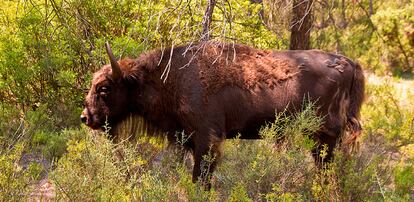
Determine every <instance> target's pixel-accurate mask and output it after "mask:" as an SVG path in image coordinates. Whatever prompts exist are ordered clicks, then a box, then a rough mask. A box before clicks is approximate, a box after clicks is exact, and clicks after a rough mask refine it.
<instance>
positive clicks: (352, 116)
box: [344, 63, 365, 148]
mask: <svg viewBox="0 0 414 202" xmlns="http://www.w3.org/2000/svg"><path fill="white" fill-rule="evenodd" d="M364 96H365V77H364V73H363V71H362V68H361V66H360V65H359V64H358V63H357V64H356V65H355V69H354V76H353V80H352V83H351V90H350V96H349V98H350V104H349V108H348V112H347V124H346V127H347V131H348V132H349V134H347V135H346V139H345V141H344V143H345V144H346V145H348V146H351V148H354V147H357V138H358V136H360V135H361V132H362V127H361V123H360V122H359V118H360V110H361V106H362V102H363V101H364Z"/></svg>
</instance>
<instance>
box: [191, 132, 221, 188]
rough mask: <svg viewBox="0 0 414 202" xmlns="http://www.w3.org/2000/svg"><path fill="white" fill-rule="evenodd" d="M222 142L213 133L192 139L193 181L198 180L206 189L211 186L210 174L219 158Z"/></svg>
mask: <svg viewBox="0 0 414 202" xmlns="http://www.w3.org/2000/svg"><path fill="white" fill-rule="evenodd" d="M200 135H201V134H200ZM222 142H223V139H221V138H218V137H217V136H215V134H214V136H213V135H211V134H210V135H207V136H199V137H196V138H195V139H194V151H193V156H194V167H193V182H197V181H200V182H201V183H202V184H203V185H204V186H205V187H206V188H207V189H210V188H211V176H212V173H213V172H214V170H215V169H216V166H217V163H218V161H219V159H220V158H221V148H220V147H221V143H222Z"/></svg>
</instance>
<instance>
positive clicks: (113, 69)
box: [81, 42, 364, 181]
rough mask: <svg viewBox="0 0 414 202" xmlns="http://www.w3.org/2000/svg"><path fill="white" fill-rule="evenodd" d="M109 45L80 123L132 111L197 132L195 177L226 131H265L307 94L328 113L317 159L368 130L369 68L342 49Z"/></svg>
mask: <svg viewBox="0 0 414 202" xmlns="http://www.w3.org/2000/svg"><path fill="white" fill-rule="evenodd" d="M106 48H107V52H108V55H109V58H110V61H111V64H109V65H105V66H104V67H102V68H101V69H100V70H99V71H97V72H96V73H95V74H94V76H93V80H92V86H91V88H90V91H89V93H88V95H87V96H86V100H85V102H84V105H85V108H84V110H83V112H82V115H81V120H82V122H84V123H85V124H86V125H88V126H89V127H91V128H93V129H101V128H102V127H103V125H105V123H107V124H109V125H110V126H115V125H116V124H118V123H120V122H121V121H122V120H123V119H125V118H126V117H128V116H129V115H131V114H134V115H140V116H142V117H143V118H144V119H145V120H146V121H147V122H149V123H151V124H152V125H153V126H155V127H157V128H158V129H159V130H161V131H163V132H164V134H166V135H167V137H168V139H169V140H170V141H171V142H174V141H175V140H176V137H175V134H176V132H177V131H185V133H186V134H191V137H190V138H189V141H187V142H186V143H185V147H186V148H187V149H188V150H190V151H191V152H192V154H193V157H194V168H193V181H196V180H197V179H198V178H199V177H201V176H202V175H203V171H204V169H205V166H206V164H205V163H203V155H206V154H208V153H209V152H211V153H212V154H213V155H214V157H215V160H214V162H212V164H211V165H210V167H209V169H208V173H207V179H208V178H209V177H208V176H210V174H211V172H213V171H214V169H215V167H216V162H217V160H218V159H219V158H220V145H221V144H222V143H223V141H224V140H225V139H226V138H233V137H235V136H236V135H237V134H241V136H240V138H242V139H258V138H260V135H259V134H258V131H259V129H260V127H261V126H262V125H263V124H264V123H266V122H271V121H273V120H274V119H275V112H276V113H277V112H281V111H288V112H289V113H295V112H297V111H298V110H300V109H302V104H303V100H304V99H305V98H306V99H310V100H311V101H313V102H315V103H316V106H317V113H318V115H320V116H321V117H324V123H323V125H322V126H321V128H320V130H319V131H318V132H317V133H315V134H314V138H315V140H317V141H318V143H319V144H318V145H320V146H317V148H315V150H314V152H313V153H314V154H313V155H314V157H315V159H316V161H317V162H318V161H320V159H319V158H320V157H319V156H320V155H318V150H319V148H320V147H321V146H322V145H324V144H326V145H328V155H327V156H326V157H325V158H326V159H324V160H329V159H331V157H332V151H333V149H334V147H335V145H336V144H337V143H338V142H340V141H341V137H342V136H343V134H344V133H345V132H349V133H351V134H352V135H354V136H357V135H358V134H359V133H360V132H361V130H362V129H361V126H360V124H359V121H358V118H359V111H360V108H361V104H362V101H363V98H364V75H363V71H362V69H361V67H360V65H359V64H357V63H354V62H353V61H351V60H350V59H348V58H346V57H344V56H341V55H336V54H331V53H326V52H323V51H319V50H304V51H266V50H257V49H253V48H250V47H248V46H245V45H240V44H224V43H219V42H205V43H200V44H195V45H194V44H193V45H186V46H180V47H176V48H172V49H168V50H156V51H152V52H149V53H144V54H142V55H141V56H140V57H139V58H138V59H123V60H120V61H117V60H116V59H115V57H114V55H113V54H112V51H111V49H110V47H109V45H108V44H106ZM203 177H205V176H203Z"/></svg>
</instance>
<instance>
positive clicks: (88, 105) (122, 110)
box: [80, 43, 130, 129]
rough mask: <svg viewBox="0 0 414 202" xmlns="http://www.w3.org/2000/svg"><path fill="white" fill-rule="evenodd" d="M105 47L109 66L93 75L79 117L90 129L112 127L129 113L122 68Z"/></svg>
mask: <svg viewBox="0 0 414 202" xmlns="http://www.w3.org/2000/svg"><path fill="white" fill-rule="evenodd" d="M105 45H106V51H107V53H108V55H109V58H110V61H111V64H110V65H105V66H103V67H102V68H101V69H100V70H99V71H97V72H96V73H95V74H94V75H93V79H92V85H91V88H90V90H89V92H88V94H87V96H86V99H85V101H84V109H83V111H82V114H81V116H80V119H81V121H82V122H83V123H85V124H86V125H87V126H89V127H91V128H92V129H103V128H104V126H105V125H106V124H109V126H112V125H114V124H116V123H117V122H119V121H120V120H121V119H122V118H123V117H125V116H126V114H127V113H128V112H129V105H130V104H129V101H128V96H129V90H128V89H129V88H130V86H129V85H128V83H126V82H125V78H124V76H123V71H122V68H124V67H123V66H122V65H120V64H119V63H118V62H117V60H116V59H115V57H114V55H113V53H112V50H111V48H110V47H109V44H108V43H106V44H105ZM121 66H122V68H121Z"/></svg>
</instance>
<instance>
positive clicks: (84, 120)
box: [80, 115, 88, 123]
mask: <svg viewBox="0 0 414 202" xmlns="http://www.w3.org/2000/svg"><path fill="white" fill-rule="evenodd" d="M80 120H81V121H82V123H86V121H87V120H88V118H86V116H84V115H81V116H80Z"/></svg>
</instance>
